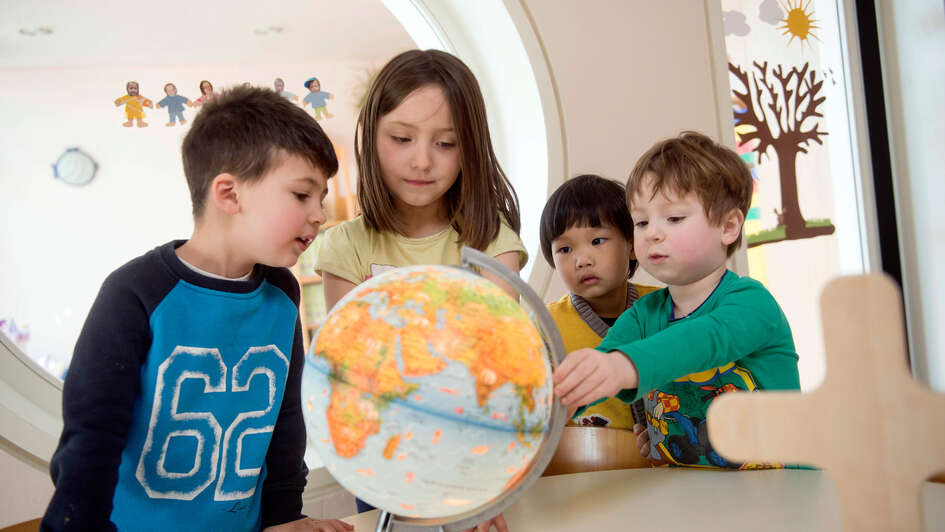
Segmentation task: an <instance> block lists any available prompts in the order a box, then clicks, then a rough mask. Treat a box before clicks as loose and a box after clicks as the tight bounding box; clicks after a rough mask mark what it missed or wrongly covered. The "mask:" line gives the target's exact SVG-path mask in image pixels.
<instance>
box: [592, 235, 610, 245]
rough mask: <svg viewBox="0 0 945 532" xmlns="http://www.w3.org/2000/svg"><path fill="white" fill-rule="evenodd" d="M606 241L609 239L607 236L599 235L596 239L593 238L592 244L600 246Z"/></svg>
mask: <svg viewBox="0 0 945 532" xmlns="http://www.w3.org/2000/svg"><path fill="white" fill-rule="evenodd" d="M606 241H607V239H606V238H604V237H602V236H599V237H597V238H595V239H594V240H591V245H592V246H599V245H601V244H603V243H604V242H606Z"/></svg>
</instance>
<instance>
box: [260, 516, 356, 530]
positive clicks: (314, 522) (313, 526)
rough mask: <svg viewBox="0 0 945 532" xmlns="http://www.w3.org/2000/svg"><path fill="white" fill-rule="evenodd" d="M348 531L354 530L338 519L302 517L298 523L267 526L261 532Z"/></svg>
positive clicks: (351, 526) (352, 526)
mask: <svg viewBox="0 0 945 532" xmlns="http://www.w3.org/2000/svg"><path fill="white" fill-rule="evenodd" d="M349 530H354V525H349V524H348V523H345V522H344V521H339V520H338V519H325V520H321V519H312V518H311V517H303V518H302V519H299V520H298V521H291V522H289V523H282V524H281V525H273V526H267V527H266V528H264V529H263V532H313V531H314V532H348V531H349Z"/></svg>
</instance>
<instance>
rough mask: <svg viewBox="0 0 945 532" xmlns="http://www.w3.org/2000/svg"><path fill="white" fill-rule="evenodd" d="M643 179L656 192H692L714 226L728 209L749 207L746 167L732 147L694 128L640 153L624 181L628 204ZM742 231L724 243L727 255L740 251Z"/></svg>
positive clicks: (640, 186) (682, 193) (746, 208)
mask: <svg viewBox="0 0 945 532" xmlns="http://www.w3.org/2000/svg"><path fill="white" fill-rule="evenodd" d="M647 177H652V181H650V182H649V184H650V186H651V187H652V192H653V195H654V196H655V195H656V194H658V193H659V192H661V191H663V190H668V191H671V192H673V193H676V194H680V195H685V194H688V193H690V192H693V193H695V195H696V197H698V198H699V201H700V202H701V203H702V208H703V209H704V210H705V214H706V217H707V218H708V219H709V221H710V222H712V223H714V224H721V223H722V218H723V217H724V216H725V215H726V214H727V213H728V212H730V211H731V210H732V209H738V210H740V211H741V212H742V215H743V216H746V215H747V214H748V207H749V206H750V205H751V193H752V186H753V185H752V180H751V173H750V172H749V171H748V167H747V166H746V165H745V163H744V161H742V159H741V157H739V156H738V154H737V153H735V152H734V151H733V150H731V149H730V148H727V147H725V146H723V145H721V144H719V143H718V142H715V141H714V140H712V139H711V138H709V137H707V136H705V135H703V134H702V133H697V132H695V131H683V132H682V133H680V134H679V136H678V137H675V138H671V139H666V140H663V141H660V142H657V143H656V144H655V145H654V146H653V147H652V148H650V149H649V150H647V152H646V153H644V154H643V156H642V157H640V160H638V161H637V164H636V166H634V167H633V170H631V171H630V177H629V178H628V179H627V205H630V206H631V209H632V206H633V196H634V195H635V194H637V193H639V192H640V191H641V190H642V188H643V183H644V181H645V180H646V178H647ZM741 241H742V235H741V234H739V235H738V238H737V239H736V240H735V242H732V243H731V244H730V245H729V246H728V250H727V253H728V256H731V255H732V253H734V252H735V250H736V249H738V246H739V244H741Z"/></svg>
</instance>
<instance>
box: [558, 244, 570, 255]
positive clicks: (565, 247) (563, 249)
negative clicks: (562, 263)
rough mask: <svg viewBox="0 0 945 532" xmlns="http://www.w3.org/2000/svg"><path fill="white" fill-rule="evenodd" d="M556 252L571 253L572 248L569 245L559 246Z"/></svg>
mask: <svg viewBox="0 0 945 532" xmlns="http://www.w3.org/2000/svg"><path fill="white" fill-rule="evenodd" d="M555 253H558V254H561V255H564V254H565V253H571V248H570V247H568V246H561V247H560V248H558V251H556V252H555Z"/></svg>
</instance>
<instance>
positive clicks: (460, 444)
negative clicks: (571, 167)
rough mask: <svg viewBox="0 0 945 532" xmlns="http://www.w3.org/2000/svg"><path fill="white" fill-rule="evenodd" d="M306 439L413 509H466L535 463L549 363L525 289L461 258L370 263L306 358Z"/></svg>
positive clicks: (401, 508)
mask: <svg viewBox="0 0 945 532" xmlns="http://www.w3.org/2000/svg"><path fill="white" fill-rule="evenodd" d="M305 366H306V367H305V371H304V372H303V378H302V393H303V395H302V397H303V404H304V406H305V422H306V427H307V430H308V433H309V439H310V440H311V441H312V444H313V445H314V446H315V448H316V449H317V451H318V454H319V456H320V457H321V458H322V460H323V461H324V463H325V466H326V468H327V469H328V471H329V472H330V473H331V474H332V476H334V478H335V479H336V480H337V481H338V482H339V483H340V484H341V485H342V486H344V487H345V488H346V489H348V490H349V491H351V492H352V493H354V494H355V495H356V496H357V497H359V498H361V499H362V500H364V501H366V502H368V503H370V504H372V505H374V506H377V507H378V508H381V509H384V510H387V511H389V512H391V513H394V514H397V515H402V516H406V517H412V518H442V517H448V516H451V515H457V514H461V513H463V512H468V511H470V510H472V509H475V508H478V507H480V506H482V505H484V504H488V503H490V502H491V501H494V500H496V498H497V497H500V496H501V495H502V494H503V492H504V491H506V490H507V489H508V488H509V487H510V486H512V485H513V484H515V482H516V480H518V479H520V478H521V476H522V475H524V474H525V473H526V471H527V470H528V467H529V464H530V463H531V461H532V460H533V458H535V453H536V452H537V451H538V449H539V446H540V445H541V441H542V438H543V437H544V436H545V432H546V431H547V430H548V426H549V421H550V419H551V412H552V401H553V396H552V382H551V373H552V369H553V368H552V366H551V364H550V363H549V357H548V354H547V352H546V346H545V343H544V342H543V341H542V336H541V334H540V333H539V331H538V329H537V328H536V326H535V324H534V323H533V322H532V321H531V319H530V318H529V316H528V314H527V313H526V312H525V310H524V309H523V307H522V306H521V305H519V303H518V302H517V301H515V300H514V299H512V298H511V297H509V295H508V294H506V293H505V292H504V291H502V290H501V289H500V288H499V287H498V286H496V285H495V284H493V283H492V282H490V281H488V280H486V279H483V278H482V277H480V276H478V275H476V274H474V273H472V272H470V271H467V270H464V269H460V268H455V267H447V266H413V267H409V268H399V269H395V270H392V271H389V272H386V273H384V274H381V275H378V276H375V277H373V278H371V279H369V280H368V281H366V282H365V283H363V284H361V285H359V286H357V287H356V288H355V289H354V290H352V291H351V292H349V293H348V294H347V295H346V296H345V297H344V298H342V299H341V301H339V302H338V303H337V304H336V305H335V307H334V308H333V309H332V310H331V312H330V314H329V315H328V318H327V319H326V321H325V323H324V324H323V325H322V327H321V328H320V329H319V331H318V333H317V334H316V337H315V339H314V342H313V345H312V348H311V350H310V352H309V353H308V355H307V356H306V361H305Z"/></svg>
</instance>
